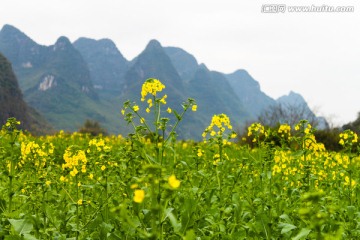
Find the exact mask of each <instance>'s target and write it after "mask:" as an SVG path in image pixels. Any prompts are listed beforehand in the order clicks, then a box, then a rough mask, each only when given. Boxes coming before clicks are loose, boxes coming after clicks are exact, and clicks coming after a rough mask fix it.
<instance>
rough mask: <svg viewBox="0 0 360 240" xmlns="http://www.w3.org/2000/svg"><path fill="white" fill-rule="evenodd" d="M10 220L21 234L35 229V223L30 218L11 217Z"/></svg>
mask: <svg viewBox="0 0 360 240" xmlns="http://www.w3.org/2000/svg"><path fill="white" fill-rule="evenodd" d="M9 222H10V224H11V226H12V227H13V228H14V230H15V232H16V233H17V234H19V235H23V234H27V233H30V232H31V231H32V229H33V225H32V223H31V222H30V221H29V220H28V219H9Z"/></svg>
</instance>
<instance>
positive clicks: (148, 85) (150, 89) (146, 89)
mask: <svg viewBox="0 0 360 240" xmlns="http://www.w3.org/2000/svg"><path fill="white" fill-rule="evenodd" d="M164 88H165V85H164V84H162V83H161V82H160V81H159V80H158V79H155V78H149V79H147V80H146V81H145V82H144V84H143V85H142V88H141V101H145V97H146V96H147V95H148V94H150V95H153V96H154V97H156V94H157V92H161V91H162V90H163V89H164Z"/></svg>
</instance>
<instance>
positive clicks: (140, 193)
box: [134, 189, 145, 203]
mask: <svg viewBox="0 0 360 240" xmlns="http://www.w3.org/2000/svg"><path fill="white" fill-rule="evenodd" d="M144 198H145V191H144V190H143V189H136V190H135V192H134V202H136V203H142V202H143V201H144Z"/></svg>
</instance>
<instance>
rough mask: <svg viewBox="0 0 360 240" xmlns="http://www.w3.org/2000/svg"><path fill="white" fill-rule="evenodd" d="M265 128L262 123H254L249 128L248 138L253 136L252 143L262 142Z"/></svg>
mask: <svg viewBox="0 0 360 240" xmlns="http://www.w3.org/2000/svg"><path fill="white" fill-rule="evenodd" d="M265 134H266V133H265V128H264V126H263V125H261V123H253V124H251V125H250V126H249V127H248V134H247V135H248V137H251V136H253V140H252V142H257V141H259V140H260V136H262V135H265Z"/></svg>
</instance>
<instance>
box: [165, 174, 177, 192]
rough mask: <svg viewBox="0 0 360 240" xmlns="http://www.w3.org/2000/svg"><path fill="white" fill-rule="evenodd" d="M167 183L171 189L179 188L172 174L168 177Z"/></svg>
mask: <svg viewBox="0 0 360 240" xmlns="http://www.w3.org/2000/svg"><path fill="white" fill-rule="evenodd" d="M168 182H169V185H170V187H171V188H174V189H175V188H178V187H180V181H179V180H178V179H176V177H175V175H174V174H173V175H171V176H170V177H169V179H168Z"/></svg>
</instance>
